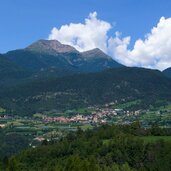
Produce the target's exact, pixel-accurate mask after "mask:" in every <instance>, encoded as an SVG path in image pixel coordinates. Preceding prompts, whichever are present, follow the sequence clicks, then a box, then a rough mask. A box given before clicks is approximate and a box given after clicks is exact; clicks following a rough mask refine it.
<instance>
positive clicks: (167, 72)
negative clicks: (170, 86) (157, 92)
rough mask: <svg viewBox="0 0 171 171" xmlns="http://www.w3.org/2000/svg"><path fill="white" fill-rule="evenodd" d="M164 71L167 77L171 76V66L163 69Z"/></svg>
mask: <svg viewBox="0 0 171 171" xmlns="http://www.w3.org/2000/svg"><path fill="white" fill-rule="evenodd" d="M163 73H164V74H165V75H166V76H167V77H169V78H171V68H167V69H165V70H164V71H163Z"/></svg>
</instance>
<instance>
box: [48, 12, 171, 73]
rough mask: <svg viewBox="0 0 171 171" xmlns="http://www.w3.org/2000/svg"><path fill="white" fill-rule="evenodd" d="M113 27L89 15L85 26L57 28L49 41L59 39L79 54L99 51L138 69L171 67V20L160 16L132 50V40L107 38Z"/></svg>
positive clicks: (92, 14) (73, 25)
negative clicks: (91, 50)
mask: <svg viewBox="0 0 171 171" xmlns="http://www.w3.org/2000/svg"><path fill="white" fill-rule="evenodd" d="M111 28H112V26H111V24H110V23H109V22H107V21H103V20H100V19H98V18H97V13H96V12H93V13H90V14H89V16H88V18H86V19H85V23H83V24H82V23H78V24H74V23H71V24H69V25H63V26H61V28H59V29H58V28H56V27H54V28H53V29H52V31H51V33H50V35H49V39H56V40H59V41H60V42H62V43H64V44H69V45H71V46H74V47H75V48H76V49H77V50H79V51H86V50H90V49H93V48H100V49H101V50H103V51H104V52H106V53H108V54H109V55H111V56H112V57H113V58H114V59H115V60H116V61H118V62H120V63H122V64H124V65H126V66H139V67H147V68H155V69H160V70H163V69H165V68H167V67H171V18H168V19H166V18H164V17H161V19H160V20H159V22H158V24H157V25H156V26H155V27H153V28H152V29H151V31H150V33H148V34H146V35H145V38H144V39H138V40H137V41H135V44H134V46H133V49H128V46H129V45H130V41H131V37H130V36H127V37H123V38H122V35H121V33H119V32H116V33H115V35H114V36H113V37H109V36H108V32H109V30H110V29H111Z"/></svg>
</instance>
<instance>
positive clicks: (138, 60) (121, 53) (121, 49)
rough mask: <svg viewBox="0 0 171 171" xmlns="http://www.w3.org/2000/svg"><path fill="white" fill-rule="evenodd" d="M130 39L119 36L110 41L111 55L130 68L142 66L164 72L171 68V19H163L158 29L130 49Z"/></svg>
mask: <svg viewBox="0 0 171 171" xmlns="http://www.w3.org/2000/svg"><path fill="white" fill-rule="evenodd" d="M129 44H130V37H125V38H121V36H120V35H119V34H117V35H116V36H115V37H114V38H110V39H109V47H108V48H109V53H110V54H111V55H112V56H113V57H114V58H115V59H117V60H118V61H119V62H121V63H123V64H125V65H128V66H141V67H147V68H155V69H160V70H163V69H165V68H168V67H171V18H168V19H165V18H164V17H161V19H160V21H159V23H158V24H157V26H156V27H153V28H152V29H151V32H150V33H148V34H147V35H146V36H145V39H144V40H142V39H139V40H137V41H136V42H135V44H134V47H133V49H132V50H129V49H128V45H129Z"/></svg>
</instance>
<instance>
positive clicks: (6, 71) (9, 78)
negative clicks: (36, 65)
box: [0, 54, 31, 85]
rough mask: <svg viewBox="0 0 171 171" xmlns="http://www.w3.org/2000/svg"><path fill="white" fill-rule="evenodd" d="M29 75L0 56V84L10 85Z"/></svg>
mask: <svg viewBox="0 0 171 171" xmlns="http://www.w3.org/2000/svg"><path fill="white" fill-rule="evenodd" d="M30 74H31V73H30V72H28V71H27V70H25V69H24V68H22V67H20V66H18V65H17V64H15V63H14V62H13V61H11V60H9V59H7V58H6V57H5V56H4V55H1V54H0V78H1V79H0V84H1V85H5V84H11V83H13V82H15V81H17V80H21V79H23V78H27V77H28V76H29V75H30Z"/></svg>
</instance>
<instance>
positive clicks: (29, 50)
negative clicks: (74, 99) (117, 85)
mask: <svg viewBox="0 0 171 171" xmlns="http://www.w3.org/2000/svg"><path fill="white" fill-rule="evenodd" d="M4 55H5V56H6V58H8V59H9V60H11V61H13V62H14V63H15V64H16V65H18V66H20V67H23V68H25V69H27V70H30V71H31V72H34V76H35V75H36V76H37V75H42V74H43V73H44V72H42V71H46V75H51V74H52V73H53V75H55V74H56V76H64V75H68V74H70V75H71V74H75V73H83V72H98V71H102V70H104V69H108V68H118V67H123V66H122V65H121V64H119V63H117V62H116V61H114V60H113V59H112V58H111V57H109V56H107V55H106V54H104V53H103V52H102V51H101V50H99V49H94V50H91V51H88V52H83V53H81V52H78V51H77V50H76V49H75V48H73V47H71V46H69V45H63V44H61V43H60V42H58V41H56V40H39V41H37V42H35V43H33V44H31V45H30V46H28V47H26V48H25V49H20V50H14V51H10V52H8V53H6V54H4ZM49 71H50V72H49ZM51 71H52V72H51ZM47 73H48V74H47ZM61 73H62V75H61Z"/></svg>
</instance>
